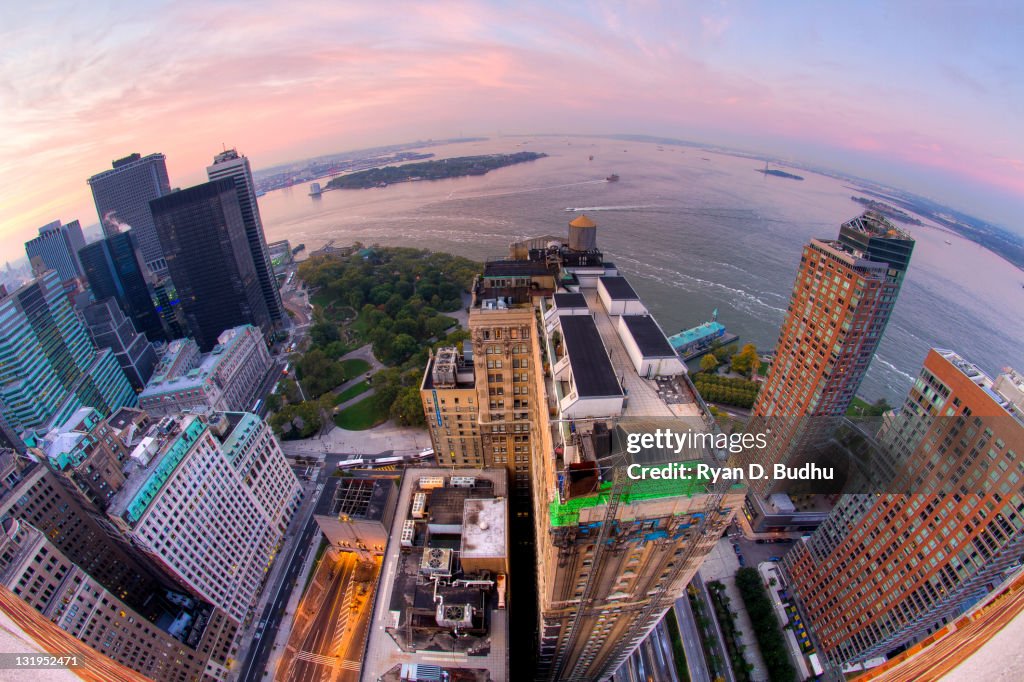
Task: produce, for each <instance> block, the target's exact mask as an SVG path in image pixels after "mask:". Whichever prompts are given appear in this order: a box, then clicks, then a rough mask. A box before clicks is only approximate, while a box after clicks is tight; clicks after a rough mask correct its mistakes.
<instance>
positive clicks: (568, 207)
mask: <svg viewBox="0 0 1024 682" xmlns="http://www.w3.org/2000/svg"><path fill="white" fill-rule="evenodd" d="M565 212H566V213H575V212H576V209H575V208H573V207H572V206H566V207H565Z"/></svg>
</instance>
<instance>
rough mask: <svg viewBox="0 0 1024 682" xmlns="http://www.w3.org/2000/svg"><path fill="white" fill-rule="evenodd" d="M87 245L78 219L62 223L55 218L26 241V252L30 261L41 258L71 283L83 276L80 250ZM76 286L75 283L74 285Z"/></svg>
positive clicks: (47, 265)
mask: <svg viewBox="0 0 1024 682" xmlns="http://www.w3.org/2000/svg"><path fill="white" fill-rule="evenodd" d="M83 246H85V237H84V236H83V235H82V226H81V225H80V224H79V223H78V221H77V220H72V221H71V222H70V223H67V224H66V225H62V224H61V222H60V221H59V220H55V221H53V222H52V223H50V224H48V225H43V226H42V227H40V228H39V236H38V237H35V238H34V239H30V240H29V241H27V242H25V253H26V255H28V259H29V261H31V260H33V259H34V258H37V257H38V258H40V259H42V261H43V264H44V265H45V266H46V267H47V268H49V269H50V270H56V271H57V274H58V275H59V276H60V281H61V282H64V283H66V284H65V287H68V284H67V283H71V282H72V281H73V280H76V279H79V278H81V277H82V275H83V272H82V266H81V263H79V260H78V251H79V249H81V248H82V247H83ZM72 288H74V285H72Z"/></svg>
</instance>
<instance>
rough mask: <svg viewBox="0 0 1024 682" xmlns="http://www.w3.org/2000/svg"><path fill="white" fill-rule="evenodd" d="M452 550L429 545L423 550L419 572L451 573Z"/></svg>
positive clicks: (431, 573) (426, 573) (432, 573)
mask: <svg viewBox="0 0 1024 682" xmlns="http://www.w3.org/2000/svg"><path fill="white" fill-rule="evenodd" d="M451 565H452V551H451V550H450V549H439V548H437V547H430V548H428V549H425V550H424V551H423V559H422V560H421V561H420V573H423V574H425V575H451Z"/></svg>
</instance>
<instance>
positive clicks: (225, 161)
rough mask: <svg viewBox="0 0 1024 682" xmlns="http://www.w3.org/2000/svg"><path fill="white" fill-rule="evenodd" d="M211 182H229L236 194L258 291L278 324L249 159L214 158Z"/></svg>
mask: <svg viewBox="0 0 1024 682" xmlns="http://www.w3.org/2000/svg"><path fill="white" fill-rule="evenodd" d="M206 174H207V176H208V177H209V178H210V180H220V179H221V178H231V180H232V181H234V183H235V189H236V190H237V192H238V205H239V206H240V207H241V209H242V219H243V220H244V221H245V236H246V239H247V240H248V242H249V251H250V252H251V253H252V262H253V265H254V266H255V267H256V277H257V278H259V281H260V290H261V291H262V292H263V300H264V302H266V305H267V312H268V313H269V314H270V319H271V320H273V321H274V323H275V324H276V323H279V322H280V321H281V320H282V317H283V316H284V311H283V310H282V305H281V292H280V291H279V290H278V287H277V279H276V278H275V277H274V269H273V267H272V266H271V263H270V252H269V250H268V249H267V238H266V236H265V235H264V234H263V220H262V219H261V218H260V207H259V203H257V201H256V185H255V184H254V183H253V180H252V169H251V168H250V167H249V159H247V158H246V157H244V156H241V155H239V153H238V152H237V151H235V150H234V149H228V150H227V151H224V152H221V153H220V154H217V156H215V157H213V165H212V166H208V167H207V168H206Z"/></svg>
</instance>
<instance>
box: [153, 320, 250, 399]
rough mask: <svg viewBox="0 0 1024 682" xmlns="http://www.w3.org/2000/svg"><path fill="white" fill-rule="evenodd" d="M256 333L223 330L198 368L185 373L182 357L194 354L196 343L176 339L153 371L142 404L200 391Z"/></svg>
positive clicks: (242, 328) (245, 328) (241, 328)
mask: <svg viewBox="0 0 1024 682" xmlns="http://www.w3.org/2000/svg"><path fill="white" fill-rule="evenodd" d="M250 329H255V327H253V326H252V325H250V324H244V325H241V326H239V327H234V328H232V329H226V330H224V331H223V332H222V333H221V335H220V336H219V337H217V341H218V343H217V345H216V346H214V347H213V350H211V351H210V352H209V353H206V354H204V355H202V356H201V359H200V361H199V366H198V367H194V368H190V369H187V370H186V369H185V367H176V364H177V363H178V361H179V358H180V356H181V355H182V354H185V353H190V352H194V351H193V349H194V345H193V344H194V343H195V342H194V341H193V340H192V339H177V340H175V341H172V342H171V343H170V344H169V345H168V347H167V353H165V354H164V357H163V358H162V359H161V360H160V364H159V365H157V367H156V369H155V370H154V371H153V377H152V378H151V379H150V380H149V382H148V383H147V384H146V388H145V389H144V390H143V391H142V393H140V394H139V400H145V399H149V398H153V397H156V396H159V395H163V394H164V393H170V392H178V391H187V390H190V389H194V388H200V387H201V386H202V385H203V384H204V383H206V381H207V380H208V379H209V378H210V377H211V376H212V375H213V374H215V373H216V372H217V369H218V366H219V365H220V363H221V360H223V359H224V358H225V357H227V356H228V355H230V352H231V350H232V349H233V348H234V347H235V346H236V345H237V344H238V343H239V342H240V341H241V340H242V339H243V338H245V337H246V335H247V334H246V332H247V331H248V330H250Z"/></svg>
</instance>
